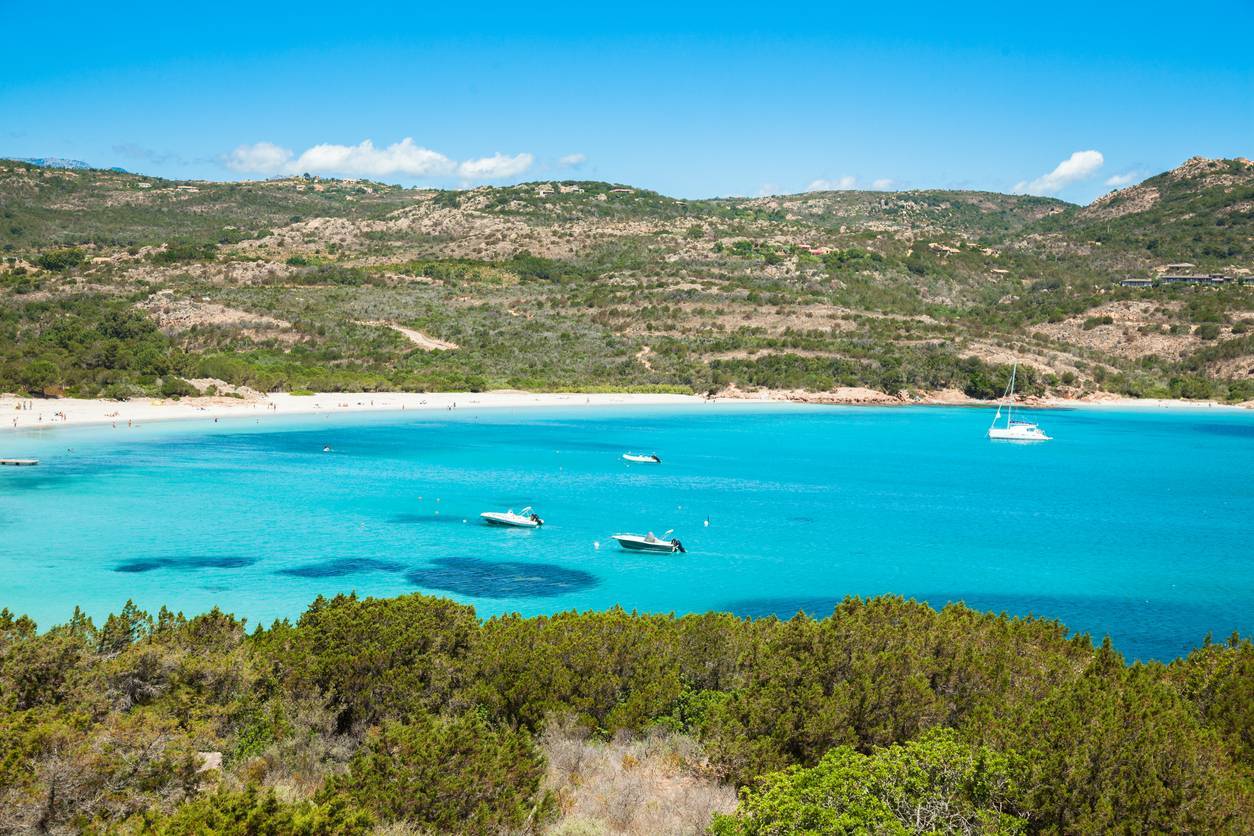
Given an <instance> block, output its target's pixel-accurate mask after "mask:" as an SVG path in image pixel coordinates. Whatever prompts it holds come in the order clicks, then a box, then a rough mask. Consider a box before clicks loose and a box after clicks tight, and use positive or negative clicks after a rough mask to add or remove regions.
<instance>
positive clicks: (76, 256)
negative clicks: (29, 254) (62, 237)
mask: <svg viewBox="0 0 1254 836" xmlns="http://www.w3.org/2000/svg"><path fill="white" fill-rule="evenodd" d="M86 260H87V254H86V253H84V252H83V251H82V250H80V249H77V248H74V247H71V248H68V249H61V250H49V251H48V252H45V253H40V254H39V256H38V257H36V258H35V263H36V264H37V265H39V266H40V267H42V268H43V269H45V270H52V271H54V272H58V273H60V272H64V271H65V270H69V269H71V268H74V267H77V266H78V265H80V264H82V263H83V262H84V261H86Z"/></svg>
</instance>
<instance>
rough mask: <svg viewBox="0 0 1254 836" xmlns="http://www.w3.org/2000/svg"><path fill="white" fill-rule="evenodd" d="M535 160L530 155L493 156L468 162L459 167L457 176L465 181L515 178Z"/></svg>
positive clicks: (498, 154)
mask: <svg viewBox="0 0 1254 836" xmlns="http://www.w3.org/2000/svg"><path fill="white" fill-rule="evenodd" d="M534 160H535V158H534V157H532V156H531V155H530V154H516V155H514V156H512V157H507V156H505V155H504V154H500V153H497V154H493V155H492V156H490V157H483V158H481V159H478V160H466V162H464V163H462V164H461V165H459V166H458V167H457V176H459V177H461V178H462V179H463V180H499V179H501V178H503V177H513V176H515V175H518V174H522V173H523V172H524V171H526V170H527V169H529V168H531V163H532V162H534Z"/></svg>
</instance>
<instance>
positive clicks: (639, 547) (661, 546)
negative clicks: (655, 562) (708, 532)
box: [614, 535, 679, 554]
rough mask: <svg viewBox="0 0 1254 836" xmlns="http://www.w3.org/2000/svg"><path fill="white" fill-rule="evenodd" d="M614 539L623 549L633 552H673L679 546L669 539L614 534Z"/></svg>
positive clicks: (677, 549)
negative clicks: (649, 538) (652, 539)
mask: <svg viewBox="0 0 1254 836" xmlns="http://www.w3.org/2000/svg"><path fill="white" fill-rule="evenodd" d="M614 539H615V540H616V541H617V542H618V545H620V546H622V547H623V548H624V549H627V550H628V551H633V552H656V553H659V554H674V553H675V552H677V551H679V548H678V547H677V546H676V545H675V544H674V543H672V542H671V541H670V540H654V541H649V540H645V539H644V538H636V537H622V536H619V535H614Z"/></svg>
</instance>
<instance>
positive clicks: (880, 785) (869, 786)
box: [711, 729, 1027, 836]
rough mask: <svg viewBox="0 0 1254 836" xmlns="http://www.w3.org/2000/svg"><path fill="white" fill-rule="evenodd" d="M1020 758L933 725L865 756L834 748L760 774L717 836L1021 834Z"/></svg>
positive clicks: (721, 820) (717, 824) (721, 819)
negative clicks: (810, 762)
mask: <svg viewBox="0 0 1254 836" xmlns="http://www.w3.org/2000/svg"><path fill="white" fill-rule="evenodd" d="M1018 760H1019V759H1018V758H1017V757H1015V756H1014V755H1006V754H1003V753H999V752H996V751H993V750H991V749H988V748H985V747H980V746H971V745H969V744H967V743H964V742H963V741H962V740H961V739H960V738H959V737H958V735H957V733H956V732H954V731H953V730H950V729H938V730H936V731H934V732H930V733H928V734H926V735H924V736H923V737H922V738H921V739H919V740H914V741H911V742H909V743H906V744H903V745H897V746H889V747H886V748H877V749H875V750H874V751H873V752H872V754H870V755H862V754H859V753H858V752H857V751H855V750H854V749H852V748H849V747H841V748H839V749H835V750H833V751H831V752H829V753H828V754H827V755H826V756H824V758H823V759H822V760H821V761H820V762H819V763H818V765H817V766H815V767H813V768H810V769H801V768H798V767H793V768H792V769H788V770H785V771H783V772H776V773H772V774H770V775H767V776H764V777H762V778H759V779H758V780H757V781H756V782H755V783H754V785H753V786H752V787H750V788H748V789H746V790H744V792H743V793H742V794H741V799H740V806H739V808H738V809H737V811H736V813H735V814H734V815H730V816H717V817H716V818H715V821H714V825H713V827H712V828H711V832H712V833H714V834H716V836H741V834H744V835H745V836H748V834H776V833H900V834H907V833H955V832H990V833H1023V832H1026V830H1027V821H1026V819H1025V817H1024V815H1023V813H1024V811H1022V810H1021V809H1020V808H1019V807H1018V805H1017V798H1018V796H1019V795H1020V790H1019V787H1018V786H1017V784H1016V775H1017V773H1018V772H1020V771H1021V767H1020V766H1019V765H1018Z"/></svg>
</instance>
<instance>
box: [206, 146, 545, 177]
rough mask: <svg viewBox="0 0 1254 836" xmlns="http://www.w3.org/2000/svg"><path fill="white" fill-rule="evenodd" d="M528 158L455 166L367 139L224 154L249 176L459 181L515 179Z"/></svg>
mask: <svg viewBox="0 0 1254 836" xmlns="http://www.w3.org/2000/svg"><path fill="white" fill-rule="evenodd" d="M533 161H534V158H533V157H532V156H531V155H530V154H517V155H515V156H512V157H509V156H505V155H504V154H499V153H498V154H493V155H492V156H491V157H482V158H480V159H477V160H465V161H463V162H460V163H459V162H457V161H456V160H452V159H449V158H448V157H446V156H445V155H443V154H441V153H440V152H438V151H432V150H431V149H430V148H423V147H422V146H421V145H418V144H416V143H415V142H414V140H413V139H412V138H410V137H405V139H403V140H401V141H400V142H395V143H393V144H391V145H389V146H387V147H386V148H376V147H375V145H374V143H373V142H371V141H370V140H368V139H366V140H363V141H362V142H361V143H359V144H357V145H335V144H330V143H323V144H320V145H315V146H313V147H312V148H309V149H307V150H305V151H303V152H302V153H301V154H300V156H296V155H295V153H293V151H292V150H291V149H289V148H282V147H280V146H278V145H275V144H274V143H271V142H257V143H254V144H252V145H241V146H239V147H238V148H236V149H235V150H234V151H232V152H231V153H230V154H228V155H227V156H226V158H225V163H226V165H227V167H228V168H230V169H232V170H233V171H239V172H242V173H250V174H301V173H304V172H309V173H310V174H335V175H346V176H349V177H392V176H397V175H402V176H408V177H420V178H430V177H460V178H461V179H463V180H496V179H499V178H504V177H513V176H515V175H518V174H521V173H523V172H524V171H526V170H527V169H528V168H530V167H531V164H532V162H533Z"/></svg>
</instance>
